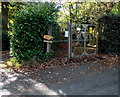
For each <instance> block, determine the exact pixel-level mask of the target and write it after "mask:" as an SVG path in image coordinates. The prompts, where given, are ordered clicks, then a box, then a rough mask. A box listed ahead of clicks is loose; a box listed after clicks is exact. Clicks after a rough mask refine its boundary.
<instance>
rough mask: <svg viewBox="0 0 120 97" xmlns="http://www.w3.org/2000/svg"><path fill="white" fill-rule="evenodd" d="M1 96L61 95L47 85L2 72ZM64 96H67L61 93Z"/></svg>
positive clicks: (0, 80) (0, 82)
mask: <svg viewBox="0 0 120 97" xmlns="http://www.w3.org/2000/svg"><path fill="white" fill-rule="evenodd" d="M0 87H1V88H0V96H2V95H57V97H59V93H57V92H55V91H54V90H52V89H50V88H49V87H48V86H47V85H45V84H44V83H41V82H37V81H36V80H34V79H31V78H28V77H23V75H20V74H9V73H5V72H2V73H1V79H0ZM60 93H61V94H62V95H63V94H65V93H63V92H60Z"/></svg>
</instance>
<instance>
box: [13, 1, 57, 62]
mask: <svg viewBox="0 0 120 97" xmlns="http://www.w3.org/2000/svg"><path fill="white" fill-rule="evenodd" d="M58 11H59V10H58V7H57V6H56V5H55V4H54V3H47V2H46V3H40V2H39V3H35V2H34V3H33V2H32V3H28V4H26V6H24V9H23V10H21V11H19V12H17V13H16V15H15V19H14V24H13V32H12V33H13V34H12V37H11V48H12V54H13V56H14V57H15V58H16V60H18V61H19V62H28V61H34V62H39V63H40V62H43V61H44V60H46V59H49V58H48V57H49V56H51V55H52V54H53V52H52V53H49V54H47V53H46V48H45V43H44V42H43V35H45V34H47V32H48V30H49V29H50V26H51V25H52V24H55V25H56V26H57V23H56V20H57V12H58ZM54 27H55V26H54ZM53 34H54V33H53ZM54 35H56V34H54Z"/></svg>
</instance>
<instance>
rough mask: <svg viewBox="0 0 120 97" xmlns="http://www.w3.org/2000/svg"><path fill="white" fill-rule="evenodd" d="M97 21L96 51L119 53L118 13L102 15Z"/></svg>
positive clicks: (119, 26) (119, 27)
mask: <svg viewBox="0 0 120 97" xmlns="http://www.w3.org/2000/svg"><path fill="white" fill-rule="evenodd" d="M98 23H99V38H98V51H99V52H100V53H107V54H120V42H119V41H120V15H115V14H107V15H102V16H101V17H100V18H99V19H98Z"/></svg>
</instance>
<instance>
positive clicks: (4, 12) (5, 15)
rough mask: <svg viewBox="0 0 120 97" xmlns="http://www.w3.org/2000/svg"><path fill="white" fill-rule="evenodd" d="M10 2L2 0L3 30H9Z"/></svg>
mask: <svg viewBox="0 0 120 97" xmlns="http://www.w3.org/2000/svg"><path fill="white" fill-rule="evenodd" d="M8 5H9V2H2V30H8V27H7V24H8V11H9V8H8Z"/></svg>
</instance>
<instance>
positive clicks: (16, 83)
mask: <svg viewBox="0 0 120 97" xmlns="http://www.w3.org/2000/svg"><path fill="white" fill-rule="evenodd" d="M0 73H1V74H0V75H1V78H0V87H1V88H0V95H58V97H59V95H117V94H118V70H117V69H115V68H114V69H113V68H110V67H109V66H101V65H98V64H93V63H90V64H86V65H76V66H64V65H63V66H60V67H59V68H56V69H55V68H54V69H52V68H50V69H44V70H38V71H33V72H29V73H28V72H24V73H15V74H10V73H7V72H5V70H1V72H0Z"/></svg>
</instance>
